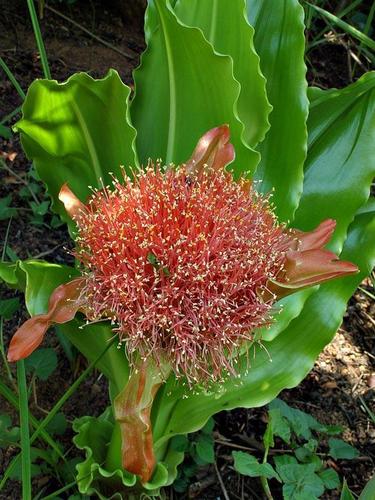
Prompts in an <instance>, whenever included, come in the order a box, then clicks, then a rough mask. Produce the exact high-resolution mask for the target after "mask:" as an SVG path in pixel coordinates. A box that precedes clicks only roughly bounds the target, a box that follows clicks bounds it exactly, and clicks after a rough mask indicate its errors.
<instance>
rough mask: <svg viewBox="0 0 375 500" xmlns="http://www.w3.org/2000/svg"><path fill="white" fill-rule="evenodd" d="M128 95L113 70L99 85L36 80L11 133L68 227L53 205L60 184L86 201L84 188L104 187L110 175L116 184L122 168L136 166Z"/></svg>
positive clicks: (81, 76) (85, 80) (79, 79)
mask: <svg viewBox="0 0 375 500" xmlns="http://www.w3.org/2000/svg"><path fill="white" fill-rule="evenodd" d="M129 93H130V89H129V88H128V87H127V86H126V85H125V84H123V83H122V81H121V79H120V77H119V75H118V73H117V72H116V71H114V70H110V71H109V73H108V74H107V76H106V77H105V78H103V79H101V80H94V79H93V78H91V77H90V76H89V75H87V74H85V73H78V74H76V75H74V76H72V77H71V78H69V80H68V81H66V82H65V83H62V84H60V83H57V82H56V81H54V80H36V81H35V82H34V83H32V84H31V86H30V88H29V91H28V93H27V97H26V100H25V103H24V105H23V108H22V111H23V118H22V119H21V120H20V121H19V122H18V123H17V125H16V129H17V130H18V131H19V132H20V134H21V141H22V146H23V148H24V150H25V152H26V154H27V156H28V158H30V159H31V160H33V162H34V164H35V166H36V169H37V171H38V174H39V176H40V177H41V179H42V180H43V181H44V182H45V183H46V184H47V187H48V191H49V193H50V195H51V196H52V200H53V208H54V210H55V211H56V212H58V213H59V214H60V215H61V216H62V217H63V219H64V220H66V221H68V222H70V219H69V218H68V217H67V215H66V213H65V210H64V208H63V205H62V204H61V203H60V202H59V201H58V199H57V196H58V193H59V191H60V188H61V186H62V185H63V184H64V183H65V182H67V183H68V184H69V187H70V188H71V189H72V191H74V193H75V194H76V195H77V196H78V197H79V198H80V200H81V201H85V200H86V199H87V197H88V195H89V194H90V188H89V186H93V187H100V186H102V182H104V184H108V183H110V182H111V176H110V172H112V173H114V174H115V175H117V176H119V177H120V178H121V168H120V166H121V165H123V166H124V167H125V168H127V167H129V166H134V165H136V164H137V160H136V155H135V153H134V149H133V142H134V139H135V130H134V128H133V127H132V126H131V125H130V121H129V117H128V106H127V102H128V97H129ZM100 179H102V181H101V180H100Z"/></svg>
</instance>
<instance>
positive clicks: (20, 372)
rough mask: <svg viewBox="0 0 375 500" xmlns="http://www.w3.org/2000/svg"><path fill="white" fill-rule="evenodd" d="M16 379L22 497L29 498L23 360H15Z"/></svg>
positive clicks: (29, 478)
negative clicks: (18, 407)
mask: <svg viewBox="0 0 375 500" xmlns="http://www.w3.org/2000/svg"><path fill="white" fill-rule="evenodd" d="M17 379H18V390H19V404H20V427H21V450H22V451H21V460H22V499H23V500H31V456H30V435H29V407H28V400H27V386H26V374H25V364H24V361H23V360H21V361H18V362H17Z"/></svg>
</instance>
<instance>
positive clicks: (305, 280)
mask: <svg viewBox="0 0 375 500" xmlns="http://www.w3.org/2000/svg"><path fill="white" fill-rule="evenodd" d="M233 158H234V150H233V146H232V145H231V144H230V143H229V129H228V127H227V126H222V127H218V128H215V129H212V130H210V131H209V132H207V133H206V134H205V135H204V136H203V137H202V138H201V140H200V141H199V143H198V145H197V147H196V149H195V151H194V153H193V155H192V158H191V159H190V160H189V161H188V162H187V163H186V164H185V165H182V166H180V167H179V168H177V169H174V168H167V169H163V168H162V167H161V165H160V164H156V165H153V164H151V163H150V164H149V166H148V168H147V169H146V170H144V171H141V172H138V173H136V174H135V175H134V178H133V179H129V178H124V182H123V183H120V182H119V181H117V180H114V182H113V188H111V189H109V188H105V189H103V190H102V191H95V192H94V193H93V195H92V196H91V198H90V200H89V201H88V203H87V205H84V204H83V203H82V202H81V201H79V200H78V198H77V197H76V196H75V195H74V194H73V193H72V192H71V191H70V189H69V188H68V186H66V185H65V186H63V188H62V189H61V192H60V200H61V201H62V202H63V203H64V205H65V208H66V210H67V212H68V213H69V214H70V215H71V217H72V218H74V220H75V221H76V223H77V226H78V237H77V242H76V243H77V245H76V250H75V255H76V257H77V258H78V259H79V261H80V262H81V265H82V277H81V278H78V279H76V280H74V281H71V282H70V283H67V284H65V285H61V286H60V287H58V288H57V289H56V290H55V291H54V292H53V294H52V295H51V298H50V302H49V310H48V313H47V314H42V315H39V316H35V317H33V318H31V319H29V320H28V321H27V322H26V323H24V325H23V326H21V328H20V329H19V330H18V331H17V332H16V334H15V335H14V337H13V338H12V341H11V345H10V348H9V352H8V359H9V360H10V361H15V360H17V359H21V358H24V357H26V356H28V355H29V354H30V353H31V352H32V351H33V350H34V349H36V348H37V347H38V345H39V344H40V342H41V341H42V339H43V336H44V334H45V332H46V330H47V329H48V327H49V325H50V324H52V323H64V322H66V321H69V320H71V319H72V318H73V317H74V314H75V312H76V311H77V310H78V309H81V310H82V311H83V312H85V314H86V316H87V317H88V318H89V319H90V320H97V319H100V318H109V319H111V321H112V322H113V323H114V324H115V330H116V331H117V332H118V335H119V338H120V341H121V342H122V341H124V342H126V347H127V351H128V353H129V355H130V358H131V359H133V361H134V362H135V361H136V362H137V370H134V371H133V373H132V375H131V377H130V379H129V381H128V383H127V384H126V386H125V388H124V389H123V391H121V392H120V394H119V395H118V396H117V397H116V399H115V401H114V406H115V418H116V420H117V422H118V423H119V425H120V428H121V435H122V449H121V452H122V464H123V467H124V468H125V469H127V470H128V471H130V472H133V473H134V474H137V475H139V476H140V477H141V479H142V481H143V482H146V481H148V480H149V479H150V477H151V476H152V473H153V470H154V465H155V456H154V452H153V439H152V430H151V422H150V414H151V406H152V401H153V398H154V395H155V394H156V391H157V390H158V387H159V386H160V384H161V383H162V381H163V379H164V378H165V377H166V376H167V375H168V373H169V371H170V369H173V370H174V372H175V374H176V375H177V376H179V375H184V376H186V377H187V379H188V381H189V382H190V383H192V382H195V381H203V382H206V381H208V380H215V379H218V378H219V377H221V376H222V375H223V373H225V372H229V373H234V372H235V370H234V365H233V364H234V362H235V358H236V354H237V353H238V349H239V348H240V347H241V346H242V345H243V344H244V343H245V342H248V341H252V340H253V339H254V336H253V335H254V334H253V332H254V330H255V329H256V328H258V327H260V326H263V325H265V324H267V323H269V322H270V318H271V314H270V313H271V310H272V307H273V304H274V302H275V300H276V299H277V298H280V297H283V296H285V295H287V294H288V293H292V292H293V291H295V290H297V289H300V288H303V287H306V286H309V285H313V284H317V283H321V282H323V281H326V280H328V279H331V278H334V277H337V276H343V275H346V274H351V273H353V272H356V271H357V267H356V266H354V265H353V264H351V263H349V262H342V261H339V260H338V258H337V257H336V255H335V254H333V253H331V252H328V251H327V250H323V249H322V247H323V246H324V245H325V244H326V243H327V242H328V241H329V239H330V237H331V235H332V233H333V231H334V228H335V222H334V221H332V220H327V221H325V222H322V224H320V226H319V227H318V228H317V229H315V230H314V231H312V232H310V233H303V232H301V231H297V230H289V229H286V228H285V227H284V225H280V224H278V222H277V220H276V218H275V216H274V214H273V212H272V209H271V206H270V204H269V199H268V197H264V196H262V195H260V194H258V193H256V191H255V190H254V189H253V188H252V186H251V183H250V181H244V180H242V181H240V182H239V183H235V182H234V181H233V178H232V175H231V174H230V173H228V172H226V171H225V170H224V168H225V167H226V165H228V164H229V163H230V162H231V161H232V160H233ZM138 354H139V355H140V359H137V360H136V358H135V355H137V356H138Z"/></svg>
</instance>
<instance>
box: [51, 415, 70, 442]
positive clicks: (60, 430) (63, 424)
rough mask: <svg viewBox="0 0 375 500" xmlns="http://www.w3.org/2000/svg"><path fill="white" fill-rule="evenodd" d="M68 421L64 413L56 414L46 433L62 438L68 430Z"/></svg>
mask: <svg viewBox="0 0 375 500" xmlns="http://www.w3.org/2000/svg"><path fill="white" fill-rule="evenodd" d="M67 425H68V424H67V421H66V418H65V415H64V414H63V413H62V412H59V413H56V415H55V416H54V417H53V419H52V420H51V422H49V424H48V425H47V427H46V431H48V432H49V433H50V434H52V435H53V436H54V435H58V436H62V435H63V434H64V432H65V431H66V428H67Z"/></svg>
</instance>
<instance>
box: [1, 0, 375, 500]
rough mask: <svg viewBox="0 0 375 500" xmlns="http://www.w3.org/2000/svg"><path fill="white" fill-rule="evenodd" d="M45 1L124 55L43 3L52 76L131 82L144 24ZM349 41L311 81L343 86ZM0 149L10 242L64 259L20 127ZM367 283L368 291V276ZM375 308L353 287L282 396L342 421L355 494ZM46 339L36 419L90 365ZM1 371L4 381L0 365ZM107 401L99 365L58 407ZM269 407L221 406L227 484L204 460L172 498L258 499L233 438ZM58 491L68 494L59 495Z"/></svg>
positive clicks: (25, 65) (19, 68) (40, 484)
mask: <svg viewBox="0 0 375 500" xmlns="http://www.w3.org/2000/svg"><path fill="white" fill-rule="evenodd" d="M50 5H51V6H53V7H54V8H56V9H58V10H59V11H61V12H63V13H64V14H65V15H66V16H68V17H70V18H72V19H74V20H75V22H77V23H79V24H81V25H82V26H85V27H86V28H87V29H88V30H90V31H91V32H93V33H95V35H97V36H99V37H101V38H103V39H104V40H106V41H107V42H109V43H111V44H113V45H114V46H115V47H117V48H118V49H120V50H121V51H123V52H124V53H125V54H126V55H121V54H119V53H118V52H116V51H114V50H112V49H111V48H108V47H106V46H104V45H103V44H102V43H100V42H98V41H97V40H94V39H93V38H92V37H90V36H89V35H87V34H85V33H84V32H82V31H81V30H80V29H79V28H77V27H75V26H73V25H72V24H69V23H68V22H67V21H66V20H63V19H62V18H60V17H58V16H57V15H56V14H54V13H53V12H51V11H50V10H45V12H44V19H43V20H42V22H41V27H42V33H43V38H44V40H45V44H46V49H47V54H48V58H49V61H50V66H51V73H52V75H53V78H56V79H57V80H60V81H63V80H65V79H66V78H67V77H69V76H70V75H71V74H73V73H75V72H77V71H89V72H90V74H91V75H93V76H96V77H101V76H103V75H104V74H105V73H106V71H107V70H108V69H109V68H110V67H114V68H116V69H117V70H118V71H119V73H120V75H121V77H122V78H123V80H124V81H125V82H127V83H131V71H132V70H133V69H134V67H136V65H137V64H138V62H139V54H140V52H141V51H142V50H143V48H144V39H143V33H142V27H141V24H140V23H135V24H134V23H133V24H132V23H131V21H129V18H126V16H125V19H122V18H120V17H119V16H118V15H117V14H116V13H114V12H112V11H111V10H109V9H108V10H107V4H106V3H105V2H100V1H99V0H92V1H88V2H85V1H83V0H80V1H79V2H77V3H76V4H74V5H72V6H70V7H69V6H66V5H65V4H59V3H51V4H50ZM0 12H2V17H1V18H0V33H2V41H1V46H0V56H1V57H3V58H4V59H5V61H6V62H7V64H8V65H9V66H10V67H11V69H12V71H13V72H14V73H15V76H16V77H17V79H18V81H19V82H20V83H21V86H22V87H23V89H24V90H25V91H26V90H27V87H28V85H29V84H30V83H31V82H32V81H33V80H34V79H35V78H39V77H42V71H41V65H40V60H39V57H38V54H37V49H36V47H35V42H34V38H33V34H32V31H31V28H30V22H29V19H28V12H27V8H26V4H25V2H15V3H13V2H8V1H6V0H0ZM135 19H136V18H135ZM308 35H309V36H310V34H308ZM350 43H351V42H350V40H345V39H340V40H339V41H337V40H336V41H335V42H331V43H328V42H327V43H326V44H324V45H321V46H319V47H318V48H317V49H314V50H312V51H311V52H310V53H309V63H310V65H309V71H308V77H309V81H310V83H312V84H314V85H319V86H321V87H323V88H328V87H332V86H336V87H342V86H345V85H347V84H348V83H350V81H351V79H352V78H353V76H352V71H351V69H352V68H351V67H350V65H348V64H349V61H350V57H348V50H347V47H346V46H345V44H347V45H348V44H349V45H350ZM363 69H364V68H363ZM359 72H361V68H358V67H357V69H356V72H355V74H356V75H357V74H358V73H359ZM0 95H1V98H0V110H1V111H0V117H3V116H4V115H6V114H8V113H10V112H11V111H13V109H14V108H15V107H17V106H19V105H20V104H21V99H20V97H19V96H18V94H17V93H16V92H15V90H14V88H13V86H12V84H11V83H10V82H9V81H8V79H7V78H2V79H1V80H0ZM16 118H17V117H15V119H14V120H13V123H14V121H16ZM13 153H15V155H13ZM0 154H2V155H3V157H4V158H6V159H7V164H8V166H9V167H10V170H9V171H5V170H1V171H0V178H1V180H2V183H1V188H0V197H3V196H6V195H7V194H8V193H11V194H12V196H13V206H16V207H17V208H18V209H19V212H20V213H21V214H22V216H19V217H17V218H16V219H13V221H12V222H11V225H10V228H9V236H8V242H7V244H8V246H10V247H11V249H12V250H13V251H14V252H15V253H16V254H17V255H18V257H19V258H27V257H30V256H33V257H43V258H45V259H47V260H50V261H53V262H59V263H62V262H67V261H68V260H69V257H67V253H66V249H65V248H64V247H69V245H70V243H69V238H68V234H67V231H66V229H65V227H63V228H59V229H55V230H51V229H49V228H48V227H44V226H34V225H31V224H30V223H29V220H28V216H27V214H28V210H29V205H28V203H27V202H25V201H24V199H22V198H21V197H20V196H19V190H20V189H21V188H22V187H23V185H24V183H25V182H26V179H27V177H26V175H27V172H28V170H29V168H30V162H29V161H28V160H27V159H26V158H25V155H24V153H23V152H22V149H21V147H20V144H19V140H18V137H17V135H15V136H13V137H12V139H10V140H2V139H1V138H0ZM23 214H25V215H23ZM48 221H49V219H47V222H48ZM7 224H8V221H5V222H4V221H3V222H0V231H1V233H0V234H1V235H4V236H5V233H6V230H7ZM2 239H3V238H2ZM363 286H364V287H365V288H367V289H368V290H369V291H371V286H370V284H369V283H365V284H364V285H363ZM1 290H2V292H3V293H2V295H3V296H6V297H11V296H14V294H15V292H13V291H10V290H7V289H5V288H4V287H3V288H2V289H1ZM372 291H373V290H372ZM374 311H375V303H374V301H373V300H371V299H370V298H369V296H368V295H366V294H365V293H363V292H362V291H361V290H358V291H357V292H356V294H355V295H354V296H353V298H352V299H351V301H350V303H349V306H348V309H347V314H346V316H345V318H344V322H343V325H342V327H341V329H340V330H339V332H338V334H337V335H336V337H335V339H334V341H333V342H332V343H331V344H330V345H329V346H327V347H326V349H325V350H324V351H323V353H322V354H321V355H320V357H319V359H318V360H317V362H316V364H315V367H314V369H313V370H312V371H311V373H310V374H309V375H308V376H307V377H306V379H305V380H304V381H303V382H302V383H301V384H300V385H299V386H298V387H297V388H295V389H293V390H289V391H284V392H283V393H282V394H281V398H283V399H284V400H285V401H287V402H288V403H289V404H291V405H292V406H294V407H298V408H300V409H301V410H303V411H307V412H310V413H311V414H312V415H313V416H314V417H316V418H317V419H318V420H319V421H321V422H322V423H327V424H340V425H342V426H343V427H344V428H345V432H344V438H345V439H346V440H347V442H349V443H351V444H352V445H354V446H355V447H357V448H358V449H359V450H360V458H359V459H357V460H351V461H337V462H335V461H333V460H332V459H331V460H330V466H331V467H334V468H335V469H336V470H337V471H338V472H339V474H340V476H341V477H345V478H346V479H347V481H348V484H349V486H350V488H351V489H352V490H353V491H354V492H355V493H356V494H359V493H360V491H361V490H362V489H363V486H364V484H365V483H366V481H367V480H368V479H369V478H370V477H371V475H372V474H373V472H374V460H375V427H374V423H373V422H372V421H371V419H370V417H369V415H368V413H366V410H365V408H364V406H363V402H365V403H366V404H367V406H368V407H369V408H370V409H371V410H372V411H373V412H375V407H374V403H373V401H374V400H373V395H374V394H373V393H374V387H375V341H374V339H375V328H374V326H375V322H374V320H373V317H374ZM24 317H25V313H24V312H23V313H22V315H20V316H19V317H17V318H13V319H12V320H10V321H7V322H5V336H6V340H7V339H8V338H9V335H10V334H11V333H12V332H14V330H15V329H16V327H17V325H19V324H20V323H21V322H22V321H23V319H24ZM48 339H49V340H48V343H47V345H48V346H51V347H53V348H55V350H56V352H57V354H58V359H59V364H58V368H57V370H56V371H55V373H54V375H53V376H52V377H50V378H49V379H48V381H47V382H46V383H38V384H37V390H36V393H37V404H36V401H35V400H34V398H33V397H32V398H31V401H30V409H31V411H32V413H33V414H34V415H35V417H37V418H42V417H43V416H44V411H48V409H49V408H51V407H52V406H53V404H54V403H55V402H56V401H57V399H58V398H59V397H60V396H61V395H62V394H63V393H64V392H65V391H66V389H67V388H68V387H69V386H70V385H71V384H72V382H73V381H74V380H75V379H76V378H77V376H78V375H79V374H80V373H81V372H82V369H84V367H85V366H86V361H85V360H84V359H83V358H82V357H81V356H80V355H78V356H77V357H76V358H75V361H74V363H73V366H71V365H70V363H69V362H68V360H67V358H66V356H65V355H64V352H63V350H62V347H61V345H60V344H59V342H58V341H57V339H56V337H54V336H53V335H50V336H48ZM1 373H2V375H3V377H4V380H6V379H5V373H4V372H3V369H2V370H1ZM107 404H108V396H107V386H106V383H105V381H104V378H102V377H100V376H99V373H93V374H92V375H91V376H90V377H89V378H88V379H87V380H86V381H85V382H84V383H83V384H82V386H81V387H80V388H79V390H78V391H77V392H76V393H75V394H74V396H73V397H72V398H71V399H69V401H68V402H67V403H66V405H65V406H64V407H63V411H64V414H65V415H66V417H67V419H68V421H70V422H71V421H72V420H73V419H74V418H75V417H77V416H81V415H85V414H90V415H98V414H100V412H101V411H102V410H103V409H104V408H105V407H106V405H107ZM43 410H44V411H43ZM1 413H7V414H9V415H12V418H13V423H14V424H16V423H17V419H18V416H17V413H16V412H14V409H13V408H12V407H10V405H8V403H6V402H4V401H3V400H1ZM265 416H266V409H265V408H261V409H255V410H247V411H246V410H243V409H238V410H235V411H231V412H222V413H221V414H219V415H217V416H216V417H215V421H216V427H215V436H216V438H217V439H218V440H221V441H222V440H223V439H227V440H229V445H228V446H223V445H222V444H217V446H216V456H217V463H218V470H219V474H220V476H221V478H222V481H223V485H222V486H221V485H220V483H219V481H218V476H217V472H216V471H215V470H214V469H213V468H212V467H208V468H202V470H201V471H200V472H199V474H198V475H197V476H196V477H195V478H193V480H192V483H193V484H192V485H191V486H190V488H189V491H188V493H187V495H182V494H181V493H176V492H173V491H172V490H169V491H168V492H167V495H168V497H169V498H198V499H214V498H215V499H216V498H222V499H224V498H225V494H227V495H228V498H230V499H236V498H241V499H252V498H262V493H261V489H260V486H259V484H258V481H257V480H256V479H250V478H244V477H240V476H238V475H237V474H235V473H234V471H233V469H232V467H231V462H230V454H231V451H232V450H233V446H238V445H240V446H249V447H250V448H255V449H259V448H261V440H262V435H263V432H264V429H265ZM72 435H73V432H72V430H71V428H70V427H69V428H68V430H67V432H66V433H65V435H64V436H63V437H62V438H61V442H62V443H63V444H64V445H65V446H66V448H69V446H70V443H71V438H72ZM249 443H250V444H249ZM276 445H277V446H281V443H279V442H277V443H276ZM15 451H16V450H15V449H14V448H13V447H9V448H8V449H4V450H0V471H5V469H6V467H7V465H8V463H9V461H10V459H11V458H12V456H14V453H15ZM75 453H76V452H75ZM259 456H260V455H259ZM271 486H272V487H276V491H278V490H277V485H274V484H273V483H272V484H271ZM59 487H61V484H59V483H58V482H57V481H56V479H55V478H53V477H48V476H38V477H37V478H35V480H34V482H33V491H34V492H35V493H36V492H37V491H40V489H41V488H42V489H43V495H47V494H48V493H51V492H53V491H54V490H56V489H57V488H59ZM21 496H22V495H21V490H20V484H19V483H18V482H16V481H9V482H8V483H7V486H6V488H5V489H4V490H3V491H2V492H0V499H5V498H7V499H20V498H21ZM61 498H68V496H65V497H64V496H63V495H61ZM275 498H279V496H275ZM323 498H327V499H328V498H338V492H337V491H336V492H333V493H330V494H329V495H328V494H326V495H325V496H323Z"/></svg>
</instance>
